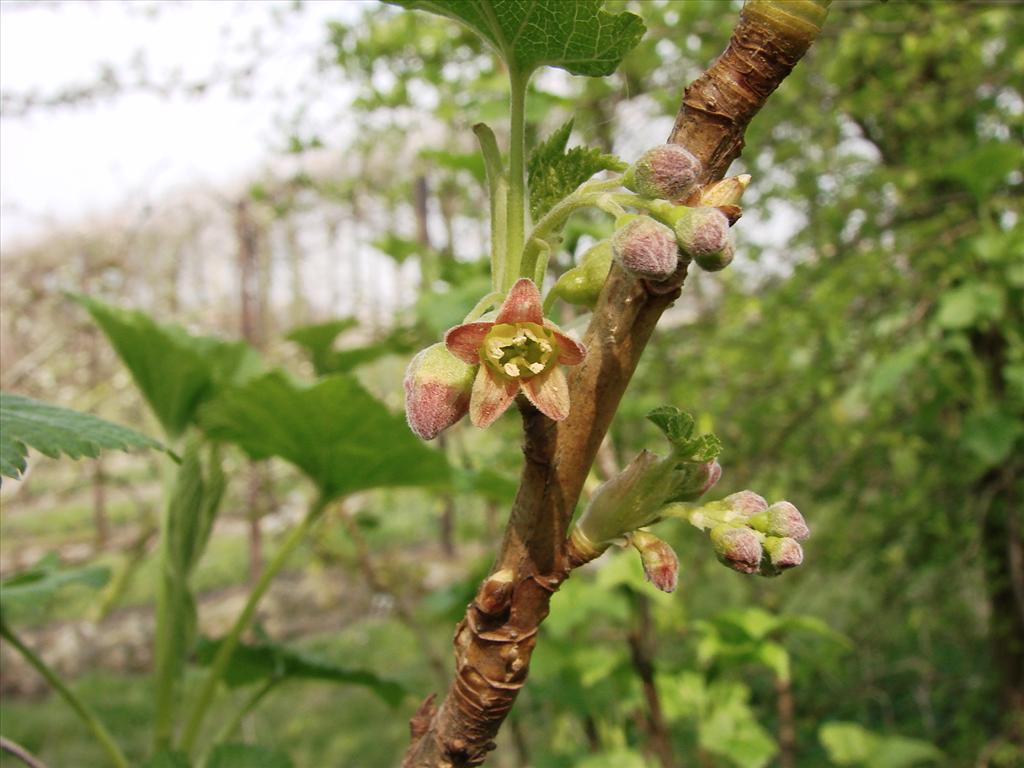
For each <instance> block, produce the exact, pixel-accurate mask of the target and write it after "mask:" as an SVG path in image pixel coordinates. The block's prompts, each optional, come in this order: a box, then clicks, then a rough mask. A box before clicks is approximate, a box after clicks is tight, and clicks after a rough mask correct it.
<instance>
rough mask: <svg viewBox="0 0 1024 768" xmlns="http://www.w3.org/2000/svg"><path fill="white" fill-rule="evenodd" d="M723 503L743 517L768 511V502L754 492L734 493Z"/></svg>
mask: <svg viewBox="0 0 1024 768" xmlns="http://www.w3.org/2000/svg"><path fill="white" fill-rule="evenodd" d="M722 501H723V502H725V504H726V505H728V507H729V509H731V510H732V511H733V512H736V513H737V514H739V515H740V516H741V517H752V516H754V515H756V514H758V513H759V512H764V511H765V510H766V509H768V502H767V501H765V498H764V496H762V495H760V494H758V493H754V492H753V491H740V492H739V493H733V494H730V495H729V496H726V497H725V498H724V499H722Z"/></svg>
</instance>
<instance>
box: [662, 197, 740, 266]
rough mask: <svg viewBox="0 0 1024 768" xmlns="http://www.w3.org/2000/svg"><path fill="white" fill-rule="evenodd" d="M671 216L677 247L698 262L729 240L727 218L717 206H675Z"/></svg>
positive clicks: (713, 253)
mask: <svg viewBox="0 0 1024 768" xmlns="http://www.w3.org/2000/svg"><path fill="white" fill-rule="evenodd" d="M676 212H677V213H676ZM672 218H673V221H672V222H671V224H672V228H673V229H674V230H675V233H676V240H677V241H678V242H679V248H680V249H681V250H682V251H683V252H684V253H685V254H686V255H687V256H689V257H691V258H692V259H693V260H694V261H696V262H697V263H698V264H700V263H701V260H702V259H708V258H710V257H712V256H714V255H715V254H717V253H719V252H720V251H722V250H723V249H724V248H725V247H726V244H727V243H728V242H729V220H728V219H726V218H725V214H723V213H722V212H721V211H719V210H718V209H717V208H709V207H701V208H676V209H674V215H673V217H672Z"/></svg>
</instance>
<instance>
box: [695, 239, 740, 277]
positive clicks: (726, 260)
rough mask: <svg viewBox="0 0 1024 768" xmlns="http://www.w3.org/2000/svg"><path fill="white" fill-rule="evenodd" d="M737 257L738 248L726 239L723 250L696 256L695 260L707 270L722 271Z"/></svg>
mask: <svg viewBox="0 0 1024 768" xmlns="http://www.w3.org/2000/svg"><path fill="white" fill-rule="evenodd" d="M735 257H736V248H735V247H734V246H733V244H732V243H731V242H729V241H726V243H725V246H724V247H723V248H722V250H720V251H717V252H715V253H709V254H705V255H703V256H694V257H693V260H694V261H695V262H697V266H698V267H700V268H701V269H703V270H704V271H705V272H721V271H722V270H723V269H725V268H726V267H728V266H729V265H730V264H732V260H733V259H734V258H735Z"/></svg>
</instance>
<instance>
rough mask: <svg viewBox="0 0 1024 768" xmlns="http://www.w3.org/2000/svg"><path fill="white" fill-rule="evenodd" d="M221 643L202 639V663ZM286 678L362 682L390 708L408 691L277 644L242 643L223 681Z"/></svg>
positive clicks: (238, 684) (208, 660) (232, 683)
mask: <svg viewBox="0 0 1024 768" xmlns="http://www.w3.org/2000/svg"><path fill="white" fill-rule="evenodd" d="M221 642H222V641H221V640H208V639H206V638H203V639H201V640H200V641H199V646H198V649H197V652H196V655H197V660H198V662H199V663H200V664H202V665H208V664H210V663H211V662H212V661H213V659H214V657H215V656H216V654H217V650H218V649H219V648H220V645H221ZM285 678H294V679H303V680H323V681H328V682H334V683H347V684H349V685H361V686H364V687H366V688H369V689H370V690H371V691H373V692H374V693H375V694H377V695H378V696H379V697H380V698H381V699H382V700H383V701H384V702H385V703H386V704H387V705H388V706H389V707H397V706H398V705H399V704H401V703H402V699H403V698H404V697H405V694H406V691H405V688H404V687H403V686H401V685H399V684H398V683H396V682H394V681H391V680H384V679H382V678H380V677H378V676H377V675H375V674H374V673H373V672H370V671H368V670H365V669H352V668H349V667H343V666H340V665H338V664H334V663H333V662H330V661H326V660H324V659H318V658H314V657H312V656H309V655H306V654H303V653H299V652H298V651H294V650H291V649H289V648H286V647H284V646H282V645H277V644H275V643H259V644H253V645H245V644H242V645H239V646H238V648H237V649H236V650H235V652H234V654H233V655H232V656H231V661H230V663H229V664H228V668H227V670H226V672H225V673H224V682H226V683H227V684H228V686H230V687H232V688H239V687H242V686H246V685H251V684H253V683H256V682H260V681H263V680H270V679H285Z"/></svg>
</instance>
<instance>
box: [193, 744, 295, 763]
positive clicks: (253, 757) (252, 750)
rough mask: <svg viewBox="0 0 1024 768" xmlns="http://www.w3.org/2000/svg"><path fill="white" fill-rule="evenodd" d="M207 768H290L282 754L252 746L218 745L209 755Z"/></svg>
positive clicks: (287, 760)
mask: <svg viewBox="0 0 1024 768" xmlns="http://www.w3.org/2000/svg"><path fill="white" fill-rule="evenodd" d="M206 765H207V768H292V761H291V759H290V758H289V757H288V756H287V755H286V754H284V753H283V752H278V751H277V750H275V749H267V748H266V747H258V746H256V745H254V744H218V745H217V746H216V747H214V748H213V751H212V752H211V753H210V759H209V760H208V761H207V762H206Z"/></svg>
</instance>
